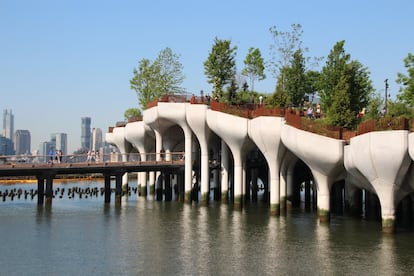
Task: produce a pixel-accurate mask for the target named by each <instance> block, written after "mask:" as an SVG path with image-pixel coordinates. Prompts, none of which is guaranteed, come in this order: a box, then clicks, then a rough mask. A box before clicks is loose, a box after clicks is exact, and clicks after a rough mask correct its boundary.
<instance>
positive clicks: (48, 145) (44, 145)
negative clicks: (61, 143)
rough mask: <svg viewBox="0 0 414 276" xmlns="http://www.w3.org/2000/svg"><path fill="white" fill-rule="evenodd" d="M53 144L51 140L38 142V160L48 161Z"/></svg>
mask: <svg viewBox="0 0 414 276" xmlns="http://www.w3.org/2000/svg"><path fill="white" fill-rule="evenodd" d="M54 147H55V145H54V144H53V143H52V142H40V144H39V157H38V158H39V161H40V162H48V160H49V152H50V151H51V150H54Z"/></svg>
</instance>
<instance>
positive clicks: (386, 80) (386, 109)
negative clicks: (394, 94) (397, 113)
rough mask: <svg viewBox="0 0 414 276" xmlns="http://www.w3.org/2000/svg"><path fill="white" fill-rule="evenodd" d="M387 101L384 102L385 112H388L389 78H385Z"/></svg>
mask: <svg viewBox="0 0 414 276" xmlns="http://www.w3.org/2000/svg"><path fill="white" fill-rule="evenodd" d="M384 82H385V103H384V110H385V113H387V112H388V107H387V102H388V99H387V98H388V79H385V81H384Z"/></svg>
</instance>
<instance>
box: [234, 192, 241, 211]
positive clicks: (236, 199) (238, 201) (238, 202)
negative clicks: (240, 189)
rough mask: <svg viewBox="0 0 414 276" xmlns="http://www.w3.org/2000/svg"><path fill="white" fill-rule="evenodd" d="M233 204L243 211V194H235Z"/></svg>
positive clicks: (235, 207)
mask: <svg viewBox="0 0 414 276" xmlns="http://www.w3.org/2000/svg"><path fill="white" fill-rule="evenodd" d="M233 205H234V209H235V210H239V211H241V210H242V209H243V196H242V195H237V196H234V203H233Z"/></svg>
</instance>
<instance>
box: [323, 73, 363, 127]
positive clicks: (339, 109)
mask: <svg viewBox="0 0 414 276" xmlns="http://www.w3.org/2000/svg"><path fill="white" fill-rule="evenodd" d="M350 89H351V87H350V85H349V80H348V79H347V78H346V76H341V78H340V80H339V82H338V84H337V85H336V86H335V90H336V93H335V95H333V97H332V107H331V108H330V109H328V117H327V118H328V122H329V123H330V124H332V125H334V126H341V127H346V128H352V127H353V126H354V125H355V122H356V116H355V115H354V113H353V111H352V108H351V100H350V98H349V93H350Z"/></svg>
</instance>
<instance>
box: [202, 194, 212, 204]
mask: <svg viewBox="0 0 414 276" xmlns="http://www.w3.org/2000/svg"><path fill="white" fill-rule="evenodd" d="M209 197H210V194H209V193H208V192H207V193H202V194H201V201H200V204H201V205H203V206H206V205H208V202H209Z"/></svg>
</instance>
